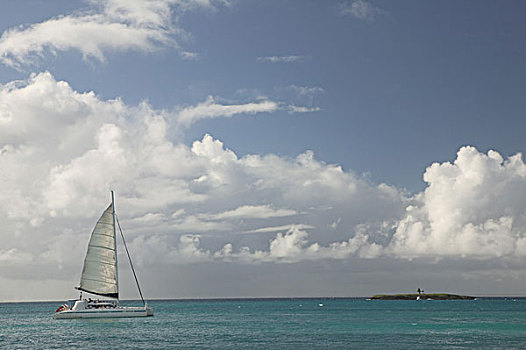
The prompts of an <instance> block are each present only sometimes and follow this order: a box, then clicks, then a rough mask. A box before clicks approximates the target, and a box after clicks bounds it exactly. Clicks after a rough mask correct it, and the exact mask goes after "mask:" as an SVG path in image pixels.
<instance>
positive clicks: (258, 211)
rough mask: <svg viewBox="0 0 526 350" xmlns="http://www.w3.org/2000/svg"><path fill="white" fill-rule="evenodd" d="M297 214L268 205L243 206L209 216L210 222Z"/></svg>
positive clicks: (293, 211)
mask: <svg viewBox="0 0 526 350" xmlns="http://www.w3.org/2000/svg"><path fill="white" fill-rule="evenodd" d="M295 214H297V212H296V211H295V210H291V209H273V208H271V207H270V205H243V206H240V207H237V208H236V209H233V210H228V211H224V212H222V213H219V214H213V215H210V216H209V218H210V219H212V220H222V219H239V218H244V219H252V218H257V219H268V218H273V217H284V216H292V215H295Z"/></svg>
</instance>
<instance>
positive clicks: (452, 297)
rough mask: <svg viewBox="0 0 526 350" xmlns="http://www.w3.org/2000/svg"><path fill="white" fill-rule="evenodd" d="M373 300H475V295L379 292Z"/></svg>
mask: <svg viewBox="0 0 526 350" xmlns="http://www.w3.org/2000/svg"><path fill="white" fill-rule="evenodd" d="M370 299H371V300H473V299H475V297H472V296H468V295H456V294H447V293H432V294H426V293H413V294H379V295H374V296H372V297H371V298H370Z"/></svg>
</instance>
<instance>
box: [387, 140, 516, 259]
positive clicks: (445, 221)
mask: <svg viewBox="0 0 526 350" xmlns="http://www.w3.org/2000/svg"><path fill="white" fill-rule="evenodd" d="M424 180H425V181H426V182H427V184H428V186H427V188H426V190H425V191H424V192H422V193H420V194H418V195H416V196H415V198H414V203H413V204H412V205H410V206H408V207H407V208H406V214H405V216H404V217H403V218H402V219H401V220H400V221H399V222H398V223H397V225H396V231H395V233H394V236H393V239H392V242H391V243H390V245H389V249H390V251H391V254H393V255H395V256H400V257H407V258H413V257H473V258H479V259H489V258H501V257H502V258H505V257H507V258H515V257H524V256H525V255H526V249H525V248H526V210H525V209H524V208H526V198H525V197H524V196H523V194H524V193H526V192H525V191H526V165H525V164H524V162H523V160H522V155H521V154H516V155H514V156H511V157H510V158H508V159H506V160H504V159H503V157H502V156H501V155H500V154H499V153H498V152H496V151H489V152H488V153H487V154H483V153H480V152H479V151H478V150H477V149H476V148H474V147H471V146H465V147H462V148H461V149H460V150H459V151H458V153H457V158H456V160H455V161H454V162H453V163H450V162H444V163H441V164H440V163H434V164H433V165H431V166H430V167H429V168H427V170H426V172H425V174H424Z"/></svg>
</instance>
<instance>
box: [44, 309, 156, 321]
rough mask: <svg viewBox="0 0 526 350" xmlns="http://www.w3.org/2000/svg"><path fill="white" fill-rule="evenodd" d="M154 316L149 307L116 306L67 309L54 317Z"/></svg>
mask: <svg viewBox="0 0 526 350" xmlns="http://www.w3.org/2000/svg"><path fill="white" fill-rule="evenodd" d="M148 316H153V309H152V308H149V307H146V308H144V307H116V308H112V309H85V310H65V311H60V312H57V313H55V314H54V315H53V318H54V319H71V318H125V317H148Z"/></svg>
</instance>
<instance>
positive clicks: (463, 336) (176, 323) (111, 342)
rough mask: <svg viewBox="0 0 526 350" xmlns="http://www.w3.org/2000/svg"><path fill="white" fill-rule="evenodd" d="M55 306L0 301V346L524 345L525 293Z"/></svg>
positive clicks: (419, 347)
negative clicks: (73, 311) (70, 314)
mask: <svg viewBox="0 0 526 350" xmlns="http://www.w3.org/2000/svg"><path fill="white" fill-rule="evenodd" d="M123 304H125V303H123ZM320 304H323V306H320ZM58 305H60V303H4V304H0V347H1V348H13V349H63V348H78V349H108V348H109V349H111V348H126V349H150V348H151V349H390V350H393V349H526V299H515V300H513V299H480V300H474V301H367V300H364V299H323V298H320V299H262V300H261V299H260V300H254V299H239V300H198V301H196V300H168V301H151V302H150V305H151V306H153V308H154V309H155V316H154V317H149V318H138V319H106V320H53V319H52V318H51V316H52V314H53V313H54V311H55V309H56V307H57V306H58Z"/></svg>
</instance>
